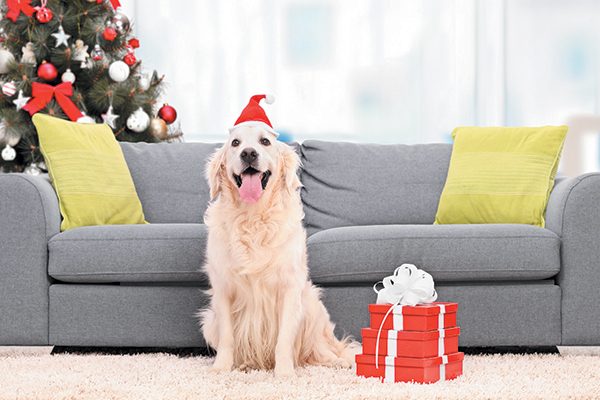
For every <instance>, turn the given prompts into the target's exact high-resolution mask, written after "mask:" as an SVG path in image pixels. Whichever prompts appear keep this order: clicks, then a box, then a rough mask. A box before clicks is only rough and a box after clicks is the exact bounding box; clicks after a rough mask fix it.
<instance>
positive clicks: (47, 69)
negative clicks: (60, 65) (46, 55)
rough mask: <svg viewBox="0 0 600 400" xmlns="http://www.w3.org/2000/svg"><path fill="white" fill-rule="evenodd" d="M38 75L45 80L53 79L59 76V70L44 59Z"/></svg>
mask: <svg viewBox="0 0 600 400" xmlns="http://www.w3.org/2000/svg"><path fill="white" fill-rule="evenodd" d="M37 75H38V77H39V78H41V79H43V80H45V81H53V80H55V79H56V77H57V76H58V70H57V69H56V67H55V66H54V64H52V63H49V62H46V61H44V62H42V65H40V67H39V68H38V70H37Z"/></svg>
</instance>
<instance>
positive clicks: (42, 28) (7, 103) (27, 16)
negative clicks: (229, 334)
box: [0, 0, 179, 174]
mask: <svg viewBox="0 0 600 400" xmlns="http://www.w3.org/2000/svg"><path fill="white" fill-rule="evenodd" d="M119 6H120V4H119V0H110V1H109V0H2V2H1V12H2V16H0V86H1V91H2V94H1V95H0V172H2V171H4V172H10V171H25V172H29V173H33V174H36V173H39V172H40V169H42V170H43V166H44V164H43V158H42V156H41V153H40V151H39V149H38V140H37V134H36V131H35V128H34V126H33V124H32V122H31V116H32V115H33V114H35V113H36V112H43V113H47V114H50V115H54V116H56V117H60V118H64V119H70V120H72V121H77V122H81V123H86V122H87V123H94V122H98V123H102V122H104V123H106V124H108V125H109V126H110V127H111V128H112V129H113V131H114V133H115V136H116V138H117V139H118V140H122V141H136V142H137V141H146V142H156V141H161V140H171V139H173V137H175V136H178V135H179V134H178V133H176V132H174V130H173V129H169V127H167V124H170V123H172V122H173V121H174V120H175V119H176V117H177V116H176V112H175V109H174V108H173V107H170V106H168V105H165V106H163V107H161V108H160V110H158V106H159V104H158V103H157V101H158V100H157V99H158V97H159V96H161V94H162V93H161V91H162V88H163V80H162V77H159V76H158V74H157V73H156V71H147V70H144V69H142V67H141V62H140V61H139V60H137V59H136V56H135V49H137V48H138V47H139V40H138V39H137V38H135V37H133V36H132V33H131V25H130V21H129V19H128V18H127V16H126V15H125V14H123V13H122V12H121V11H120V9H119ZM157 111H158V115H156V112H157Z"/></svg>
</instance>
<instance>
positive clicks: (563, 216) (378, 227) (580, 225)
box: [0, 141, 600, 347]
mask: <svg viewBox="0 0 600 400" xmlns="http://www.w3.org/2000/svg"><path fill="white" fill-rule="evenodd" d="M122 148H123V151H124V153H125V157H126V159H127V163H128V165H129V168H130V170H131V173H132V175H133V179H134V182H135V185H136V188H137V190H138V194H139V196H140V199H141V202H142V205H143V208H144V212H145V215H146V218H147V220H148V221H149V222H151V224H150V225H122V226H97V227H96V226H92V227H84V228H78V229H73V230H70V231H67V232H63V233H60V232H59V224H60V213H59V207H58V200H57V197H56V195H55V192H54V190H53V188H52V186H51V185H50V183H49V182H48V180H47V178H44V177H32V176H28V175H21V174H4V175H0V207H1V211H0V345H60V346H140V347H157V346H159V347H201V346H204V341H203V338H202V336H201V334H200V332H199V330H198V327H197V320H196V318H195V316H194V314H195V312H196V310H197V309H198V308H200V307H202V306H204V305H205V303H206V296H205V294H204V293H203V290H202V289H204V288H206V287H207V280H206V277H205V276H204V275H203V274H202V273H201V272H199V269H200V266H201V265H202V263H203V261H204V247H205V244H206V235H207V231H206V227H205V226H204V225H203V224H202V221H203V213H204V210H205V209H206V205H207V202H208V187H207V184H206V182H205V179H204V176H203V171H204V166H205V162H206V159H207V157H208V155H209V154H210V153H211V152H212V151H213V150H214V149H215V148H216V145H214V144H201V143H192V144H152V145H149V144H126V143H123V144H122ZM298 151H299V152H300V153H301V156H302V162H303V169H302V171H301V180H302V183H303V185H304V187H303V189H302V198H303V202H304V207H305V212H306V218H305V224H306V229H307V233H308V253H309V266H310V270H311V276H312V279H313V281H314V282H315V283H316V284H318V285H319V286H321V287H322V288H323V289H324V290H323V292H324V301H325V304H326V306H327V308H328V309H329V311H330V314H331V317H332V319H333V320H334V321H335V322H336V324H337V328H336V329H337V332H338V334H340V335H341V334H344V333H346V334H352V335H354V336H356V337H360V336H359V335H360V328H361V327H363V326H366V325H367V324H368V311H367V305H368V304H369V303H371V302H373V301H374V300H375V294H374V293H373V291H372V285H373V283H374V282H375V281H377V280H379V279H381V278H382V277H383V276H385V275H387V274H390V273H391V272H392V271H393V270H394V268H395V267H396V266H397V265H399V264H401V263H404V262H409V263H414V264H417V265H419V266H421V267H422V268H424V269H426V270H427V271H429V272H430V273H431V274H432V275H433V277H434V279H435V280H436V284H437V287H438V291H439V295H440V298H441V299H442V300H447V301H456V302H458V303H460V309H459V316H458V318H459V324H460V326H461V327H462V331H461V342H460V343H461V345H462V346H502V345H507V346H550V345H559V344H563V345H600V239H599V234H600V174H589V175H584V176H581V177H577V178H571V179H562V180H560V181H558V182H557V184H556V185H555V188H554V190H553V191H552V195H551V199H550V202H549V204H548V208H547V213H546V228H545V229H542V228H537V227H533V226H525V225H444V226H434V225H432V222H433V220H434V216H435V213H436V209H437V203H438V199H439V197H440V193H441V191H442V188H443V185H444V181H445V179H446V173H447V168H448V162H449V159H450V153H451V145H448V144H427V145H415V146H406V145H386V146H384V145H366V144H362V145H361V144H350V143H329V142H321V141H306V142H304V143H303V144H302V145H301V146H299V147H298Z"/></svg>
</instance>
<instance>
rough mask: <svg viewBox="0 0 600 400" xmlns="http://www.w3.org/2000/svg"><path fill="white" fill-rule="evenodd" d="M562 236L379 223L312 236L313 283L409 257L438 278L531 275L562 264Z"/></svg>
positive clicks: (367, 279) (381, 272) (381, 270)
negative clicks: (560, 253)
mask: <svg viewBox="0 0 600 400" xmlns="http://www.w3.org/2000/svg"><path fill="white" fill-rule="evenodd" d="M559 251H560V239H559V238H558V236H557V235H556V234H554V233H553V232H551V231H549V230H547V229H543V228H538V227H534V226H528V225H508V224H506V225H378V226H355V227H344V228H334V229H328V230H325V231H321V232H318V233H316V234H314V235H312V236H311V237H309V239H308V259H309V266H310V273H311V277H312V279H313V281H314V282H315V283H352V282H358V283H375V282H377V281H379V280H381V279H382V278H383V277H385V276H387V275H390V274H391V273H392V272H393V271H394V269H395V268H396V267H397V266H399V265H401V264H403V263H411V264H415V265H417V266H419V267H420V268H423V269H424V270H426V271H427V272H429V273H431V275H432V276H433V278H434V279H435V280H436V282H453V281H458V282H464V281H498V280H511V281H515V280H533V279H546V278H550V277H553V276H555V275H556V274H557V273H558V272H559V269H560V258H559V257H560V256H559Z"/></svg>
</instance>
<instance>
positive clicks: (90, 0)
mask: <svg viewBox="0 0 600 400" xmlns="http://www.w3.org/2000/svg"><path fill="white" fill-rule="evenodd" d="M87 1H88V3H93V2H94V1H96V3H98V4H102V3H103V2H104V0H87ZM110 4H111V5H112V6H113V8H114V9H115V10H116V9H117V8H119V7H121V2H120V1H119V0H110Z"/></svg>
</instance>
